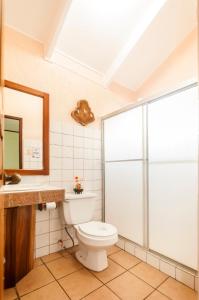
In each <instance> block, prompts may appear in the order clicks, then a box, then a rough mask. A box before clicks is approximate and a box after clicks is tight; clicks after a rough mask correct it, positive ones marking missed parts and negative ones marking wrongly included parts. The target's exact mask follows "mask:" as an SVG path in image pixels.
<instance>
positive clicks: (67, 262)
mask: <svg viewBox="0 0 199 300" xmlns="http://www.w3.org/2000/svg"><path fill="white" fill-rule="evenodd" d="M46 265H47V267H48V268H49V270H50V271H51V272H52V274H53V275H54V276H55V278H56V279H59V278H61V277H64V276H66V275H68V274H70V273H72V272H74V271H77V270H79V269H81V268H82V267H83V266H82V265H81V264H80V263H79V262H78V261H77V260H76V259H75V258H74V257H72V256H71V255H70V256H66V257H61V258H59V259H56V260H53V261H51V262H49V263H47V264H46Z"/></svg>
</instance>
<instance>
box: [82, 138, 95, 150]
mask: <svg viewBox="0 0 199 300" xmlns="http://www.w3.org/2000/svg"><path fill="white" fill-rule="evenodd" d="M93 144H94V141H93V139H90V138H85V139H84V148H87V149H93V148H94V147H93Z"/></svg>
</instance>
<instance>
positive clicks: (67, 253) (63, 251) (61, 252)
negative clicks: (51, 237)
mask: <svg viewBox="0 0 199 300" xmlns="http://www.w3.org/2000/svg"><path fill="white" fill-rule="evenodd" d="M60 254H61V255H62V256H68V255H71V254H72V253H70V252H69V251H68V250H67V249H64V250H62V251H60Z"/></svg>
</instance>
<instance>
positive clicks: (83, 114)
mask: <svg viewBox="0 0 199 300" xmlns="http://www.w3.org/2000/svg"><path fill="white" fill-rule="evenodd" d="M71 116H72V117H73V119H74V120H75V121H76V122H78V123H80V124H81V125H82V126H85V125H87V124H89V123H91V122H93V121H94V120H95V117H94V114H93V113H92V111H91V109H90V107H89V105H88V101H86V100H80V101H78V102H77V107H76V108H75V110H73V111H72V113H71Z"/></svg>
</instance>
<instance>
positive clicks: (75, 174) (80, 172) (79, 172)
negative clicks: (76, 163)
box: [73, 169, 84, 182]
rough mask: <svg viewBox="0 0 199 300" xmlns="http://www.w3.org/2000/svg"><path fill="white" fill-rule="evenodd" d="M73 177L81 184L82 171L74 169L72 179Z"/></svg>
mask: <svg viewBox="0 0 199 300" xmlns="http://www.w3.org/2000/svg"><path fill="white" fill-rule="evenodd" d="M75 176H78V177H79V180H80V181H81V182H82V181H83V180H84V170H79V169H74V170H73V179H74V177H75Z"/></svg>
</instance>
